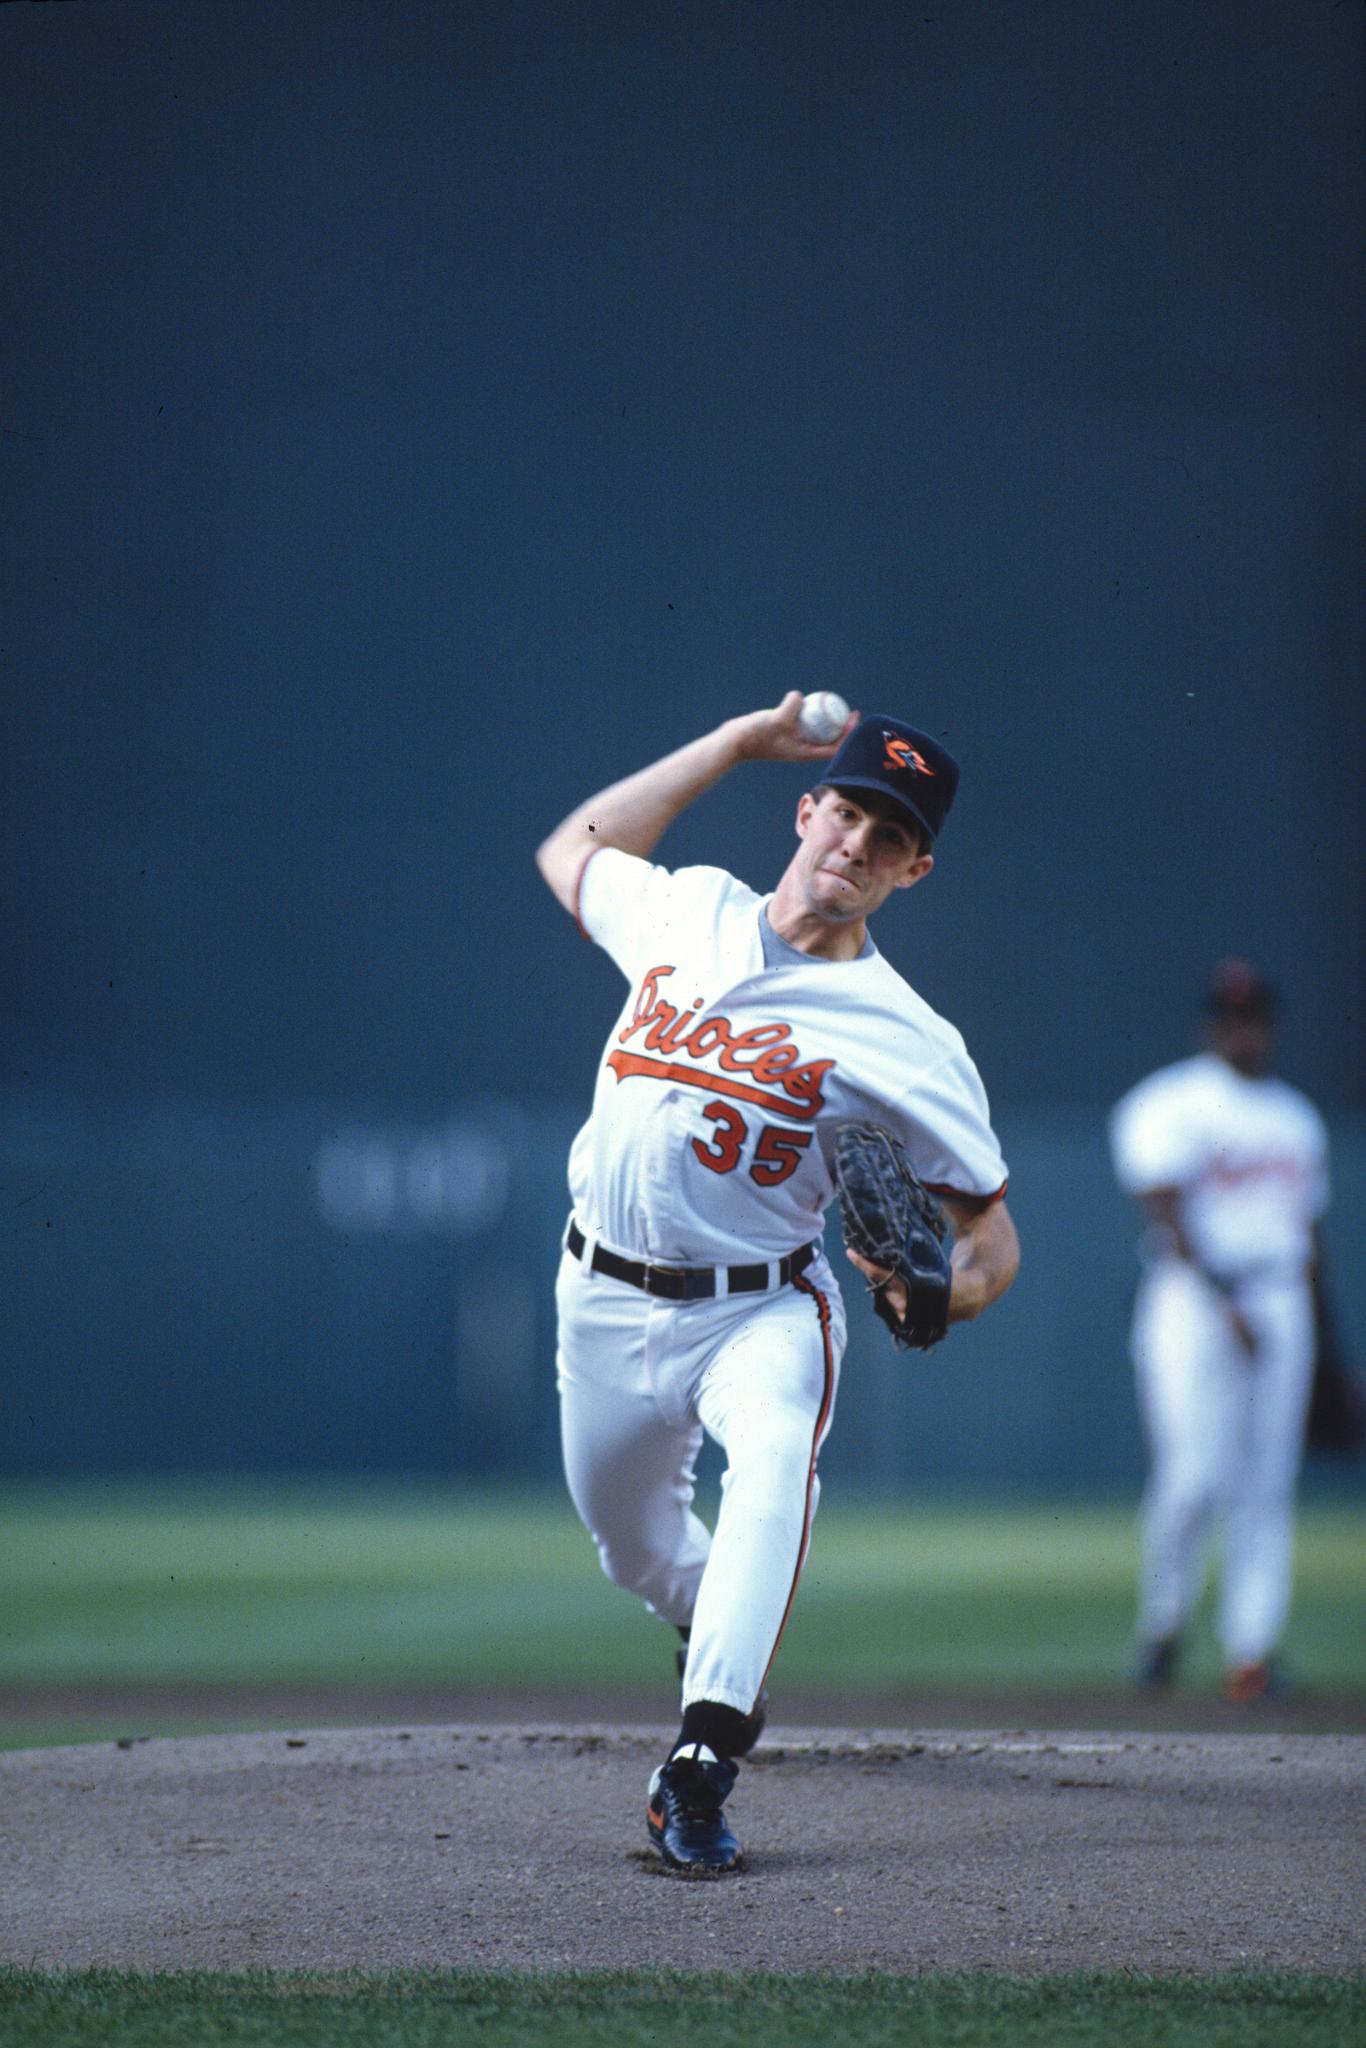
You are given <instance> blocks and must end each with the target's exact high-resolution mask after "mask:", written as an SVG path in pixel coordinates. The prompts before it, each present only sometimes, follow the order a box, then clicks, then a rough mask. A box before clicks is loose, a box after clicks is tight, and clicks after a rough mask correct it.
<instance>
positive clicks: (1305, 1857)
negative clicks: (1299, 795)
mask: <svg viewBox="0 0 1366 2048" xmlns="http://www.w3.org/2000/svg"><path fill="white" fill-rule="evenodd" d="M668 1739H669V1736H668V1731H666V1730H665V1729H663V1728H659V1729H644V1728H634V1729H625V1730H623V1729H608V1728H605V1727H601V1726H598V1727H593V1726H587V1725H585V1726H582V1727H568V1726H559V1727H550V1726H547V1727H540V1728H479V1727H473V1726H467V1725H462V1726H459V1727H438V1728H431V1727H428V1728H416V1727H415V1728H412V1729H403V1730H398V1729H384V1730H375V1729H364V1730H327V1731H322V1732H314V1733H300V1734H298V1735H282V1734H269V1735H232V1736H217V1737H209V1738H202V1739H201V1738H196V1739H192V1740H182V1741H171V1740H158V1739H149V1740H145V1741H138V1742H133V1743H131V1744H129V1745H128V1746H126V1747H119V1746H116V1745H114V1744H103V1745H100V1746H98V1747H94V1746H91V1747H81V1748H70V1749H50V1750H24V1751H16V1752H12V1753H10V1754H8V1755H0V1812H2V1813H3V1814H4V1830H3V1831H4V1836H5V1856H6V1863H7V1869H6V1880H5V1885H4V1904H3V1907H0V1960H3V1961H5V1962H10V1963H21V1964H28V1965H32V1966H36V1967H45V1968H66V1967H75V1966H80V1965H85V1964H93V1963H103V1964H113V1965H120V1966H126V1967H136V1968H142V1969H159V1970H173V1969H189V1968H205V1969H243V1968H255V1967H268V1968H276V1969H287V1968H303V1969H317V1970H332V1969H342V1968H348V1967H352V1966H354V1967H357V1968H362V1969H390V1968H398V1967H403V1966H424V1967H437V1968H451V1967H458V1966H471V1967H479V1968H484V1969H519V1970H523V1969H552V1968H577V1969H589V1970H592V1969H616V1968H632V1967H650V1966H672V1967H677V1968H681V1969H722V1970H746V1969H773V1970H863V1969H883V1970H951V1969H952V1970H956V1969H989V1970H1004V1971H1012V1972H1025V1973H1041V1972H1051V1971H1070V1970H1086V1969H1105V1970H1113V1969H1129V1970H1136V1971H1145V1972H1146V1971H1158V1972H1192V1973H1203V1972H1209V1971H1222V1970H1230V1969H1237V1968H1240V1967H1247V1968H1257V1969H1270V1968H1284V1969H1295V1970H1316V1971H1326V1972H1332V1973H1337V1974H1345V1973H1351V1972H1358V1971H1360V1970H1361V1969H1362V1967H1363V1959H1364V1958H1366V1907H1364V1905H1363V1890H1362V1886H1361V1881H1360V1845H1361V1841H1362V1839H1363V1820H1364V1819H1366V1814H1363V1806H1366V1798H1364V1797H1363V1790H1364V1788H1366V1738H1363V1737H1362V1736H1358V1735H1346V1736H1332V1735H1322V1736H1302V1735H1285V1736H1270V1735H1255V1736H1254V1735H1205V1736H1174V1735H1156V1736H1155V1735H1151V1734H1150V1735H1124V1734H1108V1735H1091V1736H1085V1735H1056V1734H1024V1733H1011V1734H990V1733H988V1734H969V1733H964V1732H954V1733H945V1734H915V1735H910V1734H907V1733H905V1732H904V1731H903V1732H887V1733H882V1732H873V1733H871V1734H860V1735H853V1734H849V1735H841V1734H839V1733H836V1732H831V1731H829V1730H826V1731H824V1732H821V1733H815V1732H807V1733H801V1734H791V1735H786V1736H784V1738H783V1739H782V1740H781V1742H780V1743H768V1744H766V1745H765V1746H764V1747H762V1748H761V1749H760V1750H759V1751H758V1752H757V1753H756V1755H755V1757H754V1758H753V1759H752V1760H751V1762H750V1763H749V1764H748V1765H747V1766H746V1767H745V1768H744V1769H743V1771H742V1773H741V1778H740V1782H739V1784H738V1786H737V1787H736V1791H735V1794H734V1796H733V1798H732V1800H731V1802H730V1804H729V1807H728V1812H729V1814H730V1817H731V1819H732V1822H733V1824H734V1826H735V1828H736V1832H737V1833H738V1834H739V1835H740V1838H741V1840H742V1841H743V1842H744V1843H745V1845H746V1850H747V1863H746V1867H745V1869H744V1871H743V1872H742V1873H741V1874H739V1875H738V1876H734V1877H731V1878H723V1879H715V1880H712V1881H709V1882H707V1881H702V1882H699V1881H686V1880H680V1879H677V1878H673V1877H669V1876H667V1875H665V1874H664V1873H663V1872H662V1868H661V1866H660V1865H659V1864H658V1862H657V1861H656V1860H655V1858H654V1857H653V1856H652V1855H650V1854H649V1852H648V1850H647V1849H646V1848H645V1835H644V1793H645V1786H646V1781H647V1779H648V1776H649V1772H650V1769H651V1767H652V1765H653V1764H654V1763H655V1762H656V1761H658V1759H659V1757H660V1754H661V1752H662V1749H663V1746H664V1745H665V1744H666V1743H667V1741H668Z"/></svg>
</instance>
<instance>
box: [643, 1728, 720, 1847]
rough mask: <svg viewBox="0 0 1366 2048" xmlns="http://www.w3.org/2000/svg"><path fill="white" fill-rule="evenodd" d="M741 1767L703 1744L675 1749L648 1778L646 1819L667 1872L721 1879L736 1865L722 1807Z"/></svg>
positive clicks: (691, 1744)
mask: <svg viewBox="0 0 1366 2048" xmlns="http://www.w3.org/2000/svg"><path fill="white" fill-rule="evenodd" d="M738 1776H739V1771H738V1770H737V1768H736V1766H735V1765H734V1764H733V1763H730V1762H728V1761H726V1760H724V1759H722V1758H721V1757H718V1756H714V1755H713V1754H712V1752H711V1750H709V1749H708V1748H707V1746H706V1744H705V1743H701V1742H694V1743H690V1744H689V1746H688V1747H687V1748H686V1749H680V1750H676V1751H675V1752H674V1754H673V1755H672V1756H671V1757H670V1758H669V1761H668V1762H667V1763H666V1764H661V1765H660V1767H659V1769H658V1770H657V1771H656V1772H655V1774H654V1776H653V1777H652V1778H651V1780H650V1798H649V1804H648V1806H647V1807H646V1810H645V1821H646V1825H647V1827H648V1828H649V1831H650V1840H651V1841H652V1842H653V1844H654V1846H655V1848H656V1849H658V1851H659V1853H660V1855H661V1856H662V1857H663V1858H664V1861H665V1863H667V1865H668V1866H669V1868H670V1870H676V1871H678V1872H679V1873H680V1874H681V1875H682V1876H685V1877H722V1876H724V1875H725V1873H726V1872H727V1871H731V1870H738V1868H739V1866H740V1844H739V1843H738V1842H737V1841H736V1839H735V1837H734V1835H733V1834H732V1833H731V1831H730V1829H729V1828H728V1827H727V1826H726V1816H725V1813H724V1811H723V1807H724V1803H725V1801H726V1800H727V1799H728V1798H729V1797H730V1793H731V1790H732V1788H733V1786H734V1784H735V1780H736V1778H737V1777H738Z"/></svg>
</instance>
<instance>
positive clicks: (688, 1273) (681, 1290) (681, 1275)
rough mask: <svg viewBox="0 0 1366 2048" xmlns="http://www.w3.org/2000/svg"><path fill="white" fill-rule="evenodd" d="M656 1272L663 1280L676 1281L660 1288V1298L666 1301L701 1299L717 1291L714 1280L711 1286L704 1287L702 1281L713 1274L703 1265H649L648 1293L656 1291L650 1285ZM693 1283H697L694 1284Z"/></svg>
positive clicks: (647, 1277)
mask: <svg viewBox="0 0 1366 2048" xmlns="http://www.w3.org/2000/svg"><path fill="white" fill-rule="evenodd" d="M656 1274H658V1275H659V1277H660V1279H661V1280H664V1281H666V1282H668V1281H671V1282H673V1283H674V1284H673V1285H672V1286H667V1287H665V1288H663V1289H661V1290H660V1298H661V1299H662V1300H665V1301H700V1300H701V1299H702V1297H703V1295H704V1294H714V1293H715V1292H716V1283H715V1281H712V1285H711V1287H710V1288H704V1287H703V1286H702V1285H701V1282H702V1281H704V1280H709V1279H711V1275H710V1274H709V1273H708V1272H706V1270H705V1269H704V1268H702V1267H698V1266H655V1265H649V1266H647V1267H646V1268H645V1287H646V1292H647V1293H651V1294H652V1293H654V1292H655V1290H654V1289H653V1288H652V1287H651V1286H650V1282H651V1280H653V1278H654V1277H655V1275H656ZM693 1283H697V1284H696V1285H694V1284H693Z"/></svg>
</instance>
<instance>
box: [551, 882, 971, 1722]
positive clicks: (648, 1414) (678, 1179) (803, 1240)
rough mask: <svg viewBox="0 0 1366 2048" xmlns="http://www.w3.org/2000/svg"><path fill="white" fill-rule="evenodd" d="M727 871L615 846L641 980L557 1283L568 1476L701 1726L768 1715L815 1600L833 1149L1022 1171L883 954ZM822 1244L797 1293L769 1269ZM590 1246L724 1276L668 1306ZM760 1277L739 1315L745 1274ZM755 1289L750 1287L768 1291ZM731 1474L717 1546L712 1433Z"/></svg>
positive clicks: (950, 1042)
mask: <svg viewBox="0 0 1366 2048" xmlns="http://www.w3.org/2000/svg"><path fill="white" fill-rule="evenodd" d="M767 901H768V899H767V898H761V897H760V896H758V895H756V894H755V892H754V891H753V890H752V889H749V888H747V887H745V885H744V884H743V883H740V882H737V881H736V880H734V878H733V877H732V876H730V875H728V874H726V873H724V872H723V871H722V870H721V869H719V868H710V867H698V868H685V869H680V870H678V871H677V872H673V873H671V872H669V871H668V870H666V869H664V868H662V867H658V866H655V865H653V864H652V863H650V862H649V861H645V860H640V859H637V858H636V857H635V856H633V855H630V854H626V853H622V852H620V851H617V850H614V849H611V848H607V849H604V850H603V851H601V852H600V853H598V854H596V855H594V856H593V857H592V858H591V859H590V860H589V862H588V865H587V868H586V870H585V872H584V876H583V880H582V883H581V886H580V897H579V906H578V915H579V921H580V923H581V925H582V927H583V929H584V930H585V932H586V933H587V934H588V936H589V937H590V938H592V939H594V940H595V941H596V942H597V943H598V944H599V945H601V946H603V947H604V948H605V949H606V951H607V952H608V953H610V954H611V956H612V958H613V959H614V960H615V961H616V963H617V965H618V966H619V967H620V968H621V970H622V972H623V974H625V976H626V978H627V982H628V984H629V991H628V995H627V999H626V1003H625V1006H624V1008H623V1010H622V1012H621V1016H620V1017H619V1019H618V1021H617V1024H616V1027H615V1029H614V1030H613V1032H612V1035H611V1037H610V1038H609V1039H608V1042H607V1046H606V1048H605V1051H604V1055H603V1060H602V1064H601V1068H600V1071H599V1074H598V1080H597V1087H596V1092H595V1095H594V1101H593V1110H592V1114H591V1116H590V1118H589V1120H588V1122H587V1123H586V1124H585V1125H584V1127H583V1129H582V1130H581V1131H580V1133H579V1135H578V1137H577V1139H576V1140H575V1143H574V1147H573V1151H572V1154H571V1157H570V1175H569V1178H570V1188H571V1193H572V1196H573V1203H574V1216H573V1222H574V1226H575V1234H576V1235H579V1234H581V1236H582V1238H583V1240H584V1247H583V1252H582V1255H581V1256H579V1257H576V1256H574V1255H573V1253H572V1252H571V1251H569V1250H566V1252H565V1255H564V1258H563V1261H562V1264H561V1269H560V1275H559V1282H558V1290H557V1301H558V1307H559V1329H560V1346H559V1378H560V1396H561V1416H562V1428H563V1439H564V1456H565V1470H566V1474H567V1477H568V1481H569V1486H570V1491H571V1494H572V1496H573V1499H574V1503H575V1506H576V1507H577V1509H578V1511H579V1514H580V1515H581V1517H582V1519H583V1521H584V1522H585V1524H586V1525H587V1527H588V1528H589V1530H590V1531H591V1532H592V1534H593V1536H594V1539H595V1541H596V1543H597V1545H598V1550H599V1554H600V1556H601V1559H602V1563H603V1568H604V1570H605V1571H606V1572H607V1574H608V1576H609V1577H610V1578H611V1579H613V1580H614V1581H615V1582H616V1583H618V1584H620V1585H623V1586H627V1587H629V1588H631V1589H632V1590H633V1591H635V1592H637V1593H639V1594H640V1595H641V1597H642V1598H643V1599H644V1600H645V1601H646V1602H647V1603H648V1604H649V1606H650V1607H651V1608H652V1609H653V1610H654V1611H655V1612H656V1613H658V1614H660V1615H662V1616H663V1617H664V1618H665V1619H666V1620H668V1621H670V1622H673V1623H674V1624H676V1625H678V1626H680V1627H690V1628H691V1636H690V1641H689V1650H688V1663H687V1671H686V1676H685V1680H684V1704H685V1705H687V1704H688V1703H690V1702H692V1701H695V1700H708V1701H715V1702H719V1703H721V1704H723V1705H726V1706H729V1707H733V1708H735V1709H736V1710H737V1711H738V1712H740V1713H742V1714H747V1713H749V1712H750V1711H751V1709H752V1708H753V1707H754V1705H755V1702H756V1700H757V1699H758V1697H759V1694H760V1691H761V1689H762V1686H763V1681H764V1676H765V1673H766V1671H767V1669H768V1666H769V1664H770V1662H771V1660H772V1657H773V1653H774V1650H775V1649H776V1647H777V1642H778V1638H779V1636H780V1634H781V1632H782V1628H783V1624H784V1622H785V1620H786V1617H787V1612H788V1609H789V1607H790V1605H791V1601H792V1597H793V1594H794V1592H795V1590H796V1584H797V1579H798V1576H799V1574H800V1571H801V1567H802V1563H803V1561H804V1558H805V1554H806V1547H807V1543H808V1540H809V1536H810V1528H811V1518H812V1515H813V1514H814V1511H815V1506H816V1498H817V1480H816V1460H817V1457H818V1454H819V1451H820V1446H821V1443H822V1441H823V1440H824V1438H825V1435H826V1432H827V1431H828V1429H829V1427H830V1422H831V1418H832V1415H833V1412H834V1403H835V1392H836V1387H837V1383H838V1377H839V1365H840V1359H841V1355H842V1353H843V1349H844V1338H845V1319H844V1308H843V1304H842V1302H841V1299H840V1293H839V1289H838V1287H837V1285H836V1283H835V1279H834V1275H833V1273H832V1272H831V1270H830V1267H829V1265H828V1263H827V1261H826V1259H825V1257H824V1255H823V1254H822V1253H821V1252H820V1250H819V1239H820V1232H821V1225H822V1219H823V1216H824V1212H825V1210H826V1208H827V1207H828V1205H829V1203H830V1202H831V1200H832V1199H833V1197H834V1183H833V1180H832V1178H831V1172H830V1164H829V1161H830V1153H831V1147H832V1145H833V1140H834V1134H835V1131H836V1129H837V1127H838V1126H839V1125H840V1124H841V1123H844V1122H847V1121H849V1120H851V1119H855V1118H860V1119H861V1118H869V1119H874V1120H876V1121H877V1122H879V1123H881V1124H883V1125H884V1126H885V1127H886V1128H888V1129H889V1130H891V1131H892V1132H894V1134H895V1135H896V1136H897V1137H898V1138H900V1139H901V1141H902V1142H903V1143H904V1145H905V1146H906V1149H907V1152H908V1154H909V1156H910V1159H911V1162H912V1164H913V1166H914V1167H915V1169H916V1171H917V1172H918V1173H919V1175H920V1177H921V1179H922V1180H924V1181H925V1182H927V1183H928V1184H931V1185H937V1186H939V1187H940V1188H941V1189H944V1190H947V1191H951V1192H954V1193H957V1194H960V1195H963V1196H965V1197H969V1198H972V1197H986V1196H992V1195H995V1194H998V1193H999V1192H1001V1191H1002V1189H1003V1187H1004V1183H1005V1178H1006V1175H1005V1166H1004V1163H1003V1161H1002V1158H1001V1154H1000V1149H999V1147H998V1145H997V1143H996V1139H995V1137H994V1135H993V1133H992V1130H991V1126H990V1122H989V1120H988V1111H987V1103H986V1097H985V1094H984V1092H983V1089H982V1085H981V1082H980V1080H979V1078H978V1075H977V1070H976V1068H975V1067H974V1066H973V1063H972V1061H971V1060H970V1059H969V1057H968V1054H967V1052H966V1049H965V1048H964V1045H963V1041H962V1038H961V1037H960V1035H959V1034H958V1032H957V1031H955V1030H954V1029H953V1027H952V1026H951V1025H949V1024H947V1023H945V1022H944V1020H943V1019H942V1018H940V1017H938V1016H937V1015H936V1014H935V1012H934V1011H933V1010H932V1009H931V1008H930V1007H929V1005H928V1004H927V1003H925V1002H923V1001H922V1000H921V998H920V997H919V996H917V995H916V994H915V993H914V991H913V990H912V989H910V988H909V987H908V986H907V984H906V983H905V982H904V981H903V980H902V979H901V977H900V976H899V975H898V974H896V973H895V971H894V970H893V969H892V968H890V967H889V966H888V965H887V963H886V961H885V960H883V958H882V956H881V955H880V954H879V953H878V952H877V951H876V949H875V948H874V947H873V946H872V944H871V942H869V943H868V945H867V946H866V947H865V949H864V952H863V954H862V955H861V956H860V957H859V958H858V959H855V960H848V961H839V960H828V959H821V958H816V957H813V956H811V955H809V954H805V953H802V952H799V951H798V950H797V949H795V948H794V947H791V946H788V945H786V944H785V943H784V941H782V940H781V939H779V938H778V937H777V935H776V934H775V933H774V932H773V930H772V928H771V927H770V926H769V925H768V923H767V919H766V917H765V915H764V909H765V904H766V903H767ZM813 1242H814V1243H815V1244H816V1246H817V1250H816V1252H815V1254H814V1256H813V1258H812V1260H811V1263H810V1264H809V1265H807V1266H806V1267H805V1269H804V1270H803V1271H802V1272H801V1273H800V1274H799V1275H798V1276H797V1277H796V1278H794V1279H792V1280H791V1281H789V1282H788V1283H787V1284H786V1285H783V1284H778V1282H779V1274H778V1272H777V1268H776V1262H777V1261H778V1260H780V1259H782V1258H783V1257H784V1256H787V1255H790V1254H792V1253H794V1252H797V1251H799V1250H800V1249H801V1248H803V1247H805V1246H808V1245H810V1244H812V1243H813ZM596 1246H602V1247H604V1248H606V1249H607V1250H608V1251H610V1252H614V1253H617V1254H620V1255H623V1256H626V1257H629V1258H632V1259H638V1260H645V1261H648V1262H650V1263H651V1264H657V1265H668V1266H683V1267H689V1268H697V1267H709V1268H714V1269H717V1273H718V1281H717V1293H716V1295H715V1297H714V1298H711V1299H703V1300H696V1301H684V1302H674V1301H667V1300H665V1301H660V1300H656V1299H653V1298H652V1297H651V1296H650V1295H648V1294H645V1293H642V1292H641V1291H640V1290H639V1289H638V1288H636V1287H633V1286H631V1285H629V1284H627V1283H626V1282H623V1281H620V1280H616V1279H613V1278H610V1277H608V1276H605V1275H603V1274H602V1273H597V1272H593V1271H592V1270H591V1258H592V1254H593V1250H594V1248H595V1247H596ZM756 1263H757V1264H758V1265H759V1266H761V1267H767V1271H766V1272H765V1273H764V1274H763V1276H762V1277H763V1283H764V1284H763V1285H762V1287H761V1288H760V1289H758V1290H756V1291H750V1292H735V1291H732V1289H731V1282H730V1279H729V1278H728V1275H729V1273H730V1269H731V1268H734V1267H743V1266H752V1265H755V1264H756ZM751 1277H753V1276H751ZM704 1430H705V1431H706V1432H707V1433H709V1434H710V1435H711V1436H712V1437H714V1438H715V1439H716V1441H717V1442H718V1443H719V1444H720V1445H721V1446H722V1449H723V1451H724V1453H725V1457H726V1467H727V1469H726V1475H725V1479H724V1482H723V1497H722V1505H721V1510H720V1514H719V1517H718V1521H717V1527H716V1532H715V1536H714V1537H712V1536H710V1535H709V1533H708V1531H707V1529H706V1527H705V1525H704V1524H703V1523H702V1522H701V1521H700V1520H699V1519H698V1517H697V1516H696V1515H695V1514H694V1513H693V1512H692V1492H693V1488H692V1471H693V1463H694V1460H695V1458H696V1455H697V1452H698V1450H699V1448H700V1446H701V1442H702V1435H703V1431H704Z"/></svg>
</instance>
